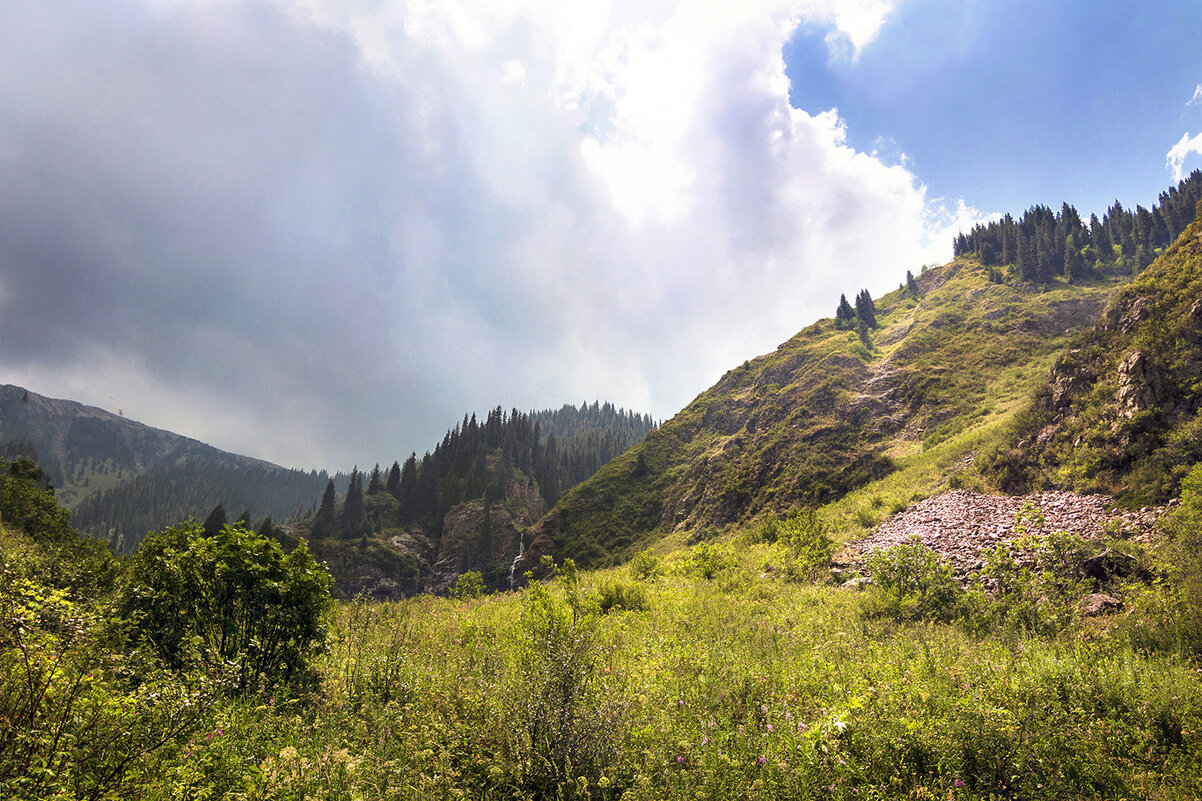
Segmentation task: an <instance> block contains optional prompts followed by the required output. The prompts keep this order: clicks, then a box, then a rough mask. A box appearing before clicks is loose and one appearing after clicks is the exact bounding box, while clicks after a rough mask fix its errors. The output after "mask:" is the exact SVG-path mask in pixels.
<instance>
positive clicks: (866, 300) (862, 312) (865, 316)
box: [855, 289, 877, 328]
mask: <svg viewBox="0 0 1202 801" xmlns="http://www.w3.org/2000/svg"><path fill="white" fill-rule="evenodd" d="M855 314H856V320H857V321H859V322H862V323H864V325H866V326H868V327H869V328H876V327H877V322H876V304H875V303H873V302H872V296H871V295H869V294H868V290H867V289H863V290H860V294H858V295H856V312H855Z"/></svg>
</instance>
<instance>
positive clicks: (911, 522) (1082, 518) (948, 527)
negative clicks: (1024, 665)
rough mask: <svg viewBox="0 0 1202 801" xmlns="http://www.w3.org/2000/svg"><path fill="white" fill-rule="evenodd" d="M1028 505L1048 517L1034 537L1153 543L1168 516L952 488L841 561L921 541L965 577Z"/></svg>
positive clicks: (1044, 495)
mask: <svg viewBox="0 0 1202 801" xmlns="http://www.w3.org/2000/svg"><path fill="white" fill-rule="evenodd" d="M1027 502H1030V503H1031V504H1033V505H1034V506H1035V507H1037V508H1038V509H1039V510H1040V512H1042V514H1043V519H1044V522H1043V526H1042V527H1040V528H1035V527H1034V526H1033V524H1032V523H1030V522H1029V523H1028V524H1027V525H1028V533H1031V534H1038V533H1050V532H1053V531H1066V532H1069V533H1071V534H1076V535H1078V536H1081V537H1085V538H1087V539H1097V538H1100V537H1103V536H1111V537H1123V538H1127V539H1135V540H1138V541H1147V540H1148V539H1149V538H1150V537H1151V535H1152V530H1153V528H1154V526H1155V524H1156V521H1157V520H1158V519H1159V518H1160V515H1161V514H1162V513H1163V512H1164V508H1163V507H1145V508H1143V509H1141V510H1139V511H1137V512H1130V511H1118V510H1114V509H1112V508H1109V507H1110V503H1109V499H1108V498H1105V497H1104V496H1100V495H1078V494H1076V493H1072V492H1041V493H1037V494H1035V495H1025V496H1017V497H1008V496H997V495H984V494H981V493H977V492H970V491H968V490H952V491H950V492H945V493H943V494H941V495H936V496H934V497H932V498H927V499H926V500H924V501H921V502H919V503H917V504H915V505H913V506H911V507H910V508H909V509H906V510H905V511H903V512H899V513H897V514H895V515H893V516H892V517H890V518H889V519H888V520H886V521H885V522H883V523H882V524H881V525H880V526H878V527H877V528H876V529H875V530H874V531H873V532H872V533H871V534H869V535H868V536H867V537H865V538H864V539H862V540H860V541H858V542H854V543H850V544H849V545H848V546H847V548H846V549H845V550H844V552H843V554H841V556H840V559H839V560H838V561H840V562H842V563H844V564H845V565H860V564H862V563H863V562H864V561H865V560H866V559H867V558H868V555H869V554H871V553H872V552H873V551H875V550H876V549H878V548H888V547H889V546H891V545H898V544H901V543H905V542H908V541H909V540H910V538H912V537H918V538H919V539H920V540H921V541H922V543H923V544H924V545H926V546H927V547H928V548H930V549H931V550H933V551H935V552H936V553H937V554H939V555H940V557H941V558H943V559H944V560H945V561H947V562H948V563H949V564H950V565H951V567H952V570H953V571H954V573H955V574H956V575H957V576H959V577H963V576H965V575H967V574H968V573H969V572H971V571H973V570H976V569H978V568H979V567H980V566H981V557H980V552H981V550H982V549H984V548H988V547H991V546H993V545H997V544H999V543H1001V542H1006V541H1008V540H1011V539H1013V538H1014V536H1015V531H1014V523H1015V516H1016V515H1017V514H1018V511H1019V510H1020V509H1022V507H1023V505H1024V504H1025V503H1027Z"/></svg>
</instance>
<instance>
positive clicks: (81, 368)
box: [0, 0, 979, 468]
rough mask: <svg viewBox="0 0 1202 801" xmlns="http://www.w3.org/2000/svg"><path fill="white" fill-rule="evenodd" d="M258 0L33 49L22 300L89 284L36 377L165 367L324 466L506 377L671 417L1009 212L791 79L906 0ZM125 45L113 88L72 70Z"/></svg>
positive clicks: (415, 436)
mask: <svg viewBox="0 0 1202 801" xmlns="http://www.w3.org/2000/svg"><path fill="white" fill-rule="evenodd" d="M82 7H88V6H87V5H86V4H84V6H82ZM249 7H250V6H249V4H226V3H220V2H214V3H212V4H210V5H205V4H203V3H184V4H181V5H180V6H179V8H181V9H186V13H185V12H184V11H180V12H179V14H180V16H179V17H178V18H174V17H172V15H171V13H170V12H169V11H164V10H156V11H153V12H147V11H146V10H145V9H143V8H142V6H141V5H140V4H139V2H138V0H126V3H125V5H122V6H121V8H122V9H123V11H124V12H125V13H126V14H132V15H134V16H137V17H138V18H139V20H140V24H129V22H128V20H126V19H124V18H121V17H120V16H119V15H108V16H106V14H105V13H104V12H101V11H94V12H91V15H92V17H93V18H94V22H95V24H96V25H97V26H100V27H102V28H103V30H102V31H101V32H100V34H98V35H97V38H96V39H95V40H94V41H88V42H86V43H85V44H86V45H87V46H86V47H84V48H83V49H82V52H81V51H80V47H79V42H77V41H76V40H75V39H73V38H72V37H70V36H66V35H60V34H59V33H58V32H59V31H60V30H61V27H62V26H56V25H53V24H47V25H46V26H45V31H49V33H48V34H46V35H47V36H50V37H52V40H51V41H50V43H49V44H43V45H42V46H43V47H44V49H45V51H46V58H45V59H44V60H45V62H46V63H47V64H61V67H60V69H59V71H57V72H56V71H54V70H49V71H47V72H46V73H45V74H44V75H42V76H41V77H40V78H39V80H40V81H41V83H38V84H37V85H27V84H26V83H22V81H24V80H25V78H18V77H11V76H24V75H29V74H30V73H29V71H28V70H25V71H24V72H23V71H21V70H17V69H12V68H9V69H0V76H4V75H8V76H10V77H9V78H8V79H7V81H6V79H5V78H4V77H0V98H10V99H11V98H18V99H19V98H26V99H27V101H28V108H24V107H23V106H21V104H19V103H15V102H12V103H5V104H0V123H3V122H4V121H5V119H6V118H5V116H4V115H5V114H8V115H9V116H8V119H10V120H11V119H15V118H19V117H21V115H22V114H24V115H26V117H27V118H28V119H33V118H36V121H37V124H36V125H35V124H28V125H25V121H26V120H22V124H21V125H17V126H15V127H12V128H6V127H5V126H4V125H3V124H0V131H5V130H16V131H24V130H26V129H28V130H29V131H31V132H33V133H31V134H30V135H29V136H28V137H27V138H25V139H20V140H19V141H13V142H12V144H11V145H10V146H9V147H7V148H6V152H7V151H8V150H13V151H14V152H21V148H32V147H36V146H37V145H38V143H39V142H46V143H47V145H46V148H47V155H46V157H45V160H44V161H43V162H39V161H30V162H28V164H27V165H24V166H22V165H23V164H24V163H23V162H20V160H19V159H18V163H17V166H16V167H13V168H12V169H11V171H10V172H9V175H10V176H11V177H12V178H13V179H14V180H12V181H11V182H9V183H8V186H9V187H10V188H8V189H0V219H3V218H4V215H7V217H8V219H10V220H12V225H13V226H14V227H13V228H12V230H11V231H10V232H9V235H8V236H7V238H8V239H9V240H10V241H11V240H12V239H13V236H12V234H19V235H20V237H21V252H22V253H31V252H42V251H44V252H45V253H46V254H50V255H46V256H45V258H43V259H42V260H41V261H34V260H31V261H29V263H28V265H27V266H22V267H21V268H18V269H26V270H28V272H29V281H28V282H18V283H17V284H14V285H12V286H10V285H9V283H8V282H7V281H6V284H5V286H4V293H5V294H4V295H3V311H4V315H3V318H4V320H5V325H6V326H13V327H14V330H15V328H16V327H17V326H19V325H22V324H23V322H25V320H24V317H20V318H19V314H25V312H22V311H20V310H21V309H27V310H28V316H29V318H30V321H33V320H35V319H44V314H43V317H42V318H37V317H36V314H37V313H38V312H39V311H42V312H44V310H45V309H59V310H67V311H60V312H59V315H60V316H59V317H58V318H56V320H55V326H54V328H55V329H56V330H55V331H50V332H48V333H43V332H39V336H40V341H38V342H33V341H31V342H30V343H29V344H28V345H27V346H23V347H22V348H18V347H16V345H15V344H14V343H13V342H12V340H13V337H12V336H11V335H10V336H8V339H7V340H6V359H9V358H12V356H13V355H16V356H19V357H20V358H19V361H20V364H19V365H18V367H19V369H20V370H21V371H23V372H21V374H22V375H25V376H29V377H32V378H37V379H38V380H41V381H44V382H46V383H45V384H40V385H38V386H31V389H34V390H35V391H38V392H42V393H43V394H55V393H56V391H57V392H61V393H62V394H69V393H74V392H77V391H79V390H81V388H83V387H91V389H90V390H89V391H90V392H91V393H92V395H91V398H96V397H97V396H101V397H100V400H103V396H113V397H122V392H128V389H125V388H126V387H128V386H130V385H131V382H132V383H133V385H137V386H145V387H148V388H149V389H148V391H147V393H146V394H145V396H144V397H145V398H148V399H153V400H154V404H153V405H154V406H155V407H156V408H160V409H166V410H168V411H167V412H164V413H162V414H161V415H150V414H149V413H148V414H147V419H152V420H153V422H155V423H156V424H158V425H161V426H165V427H173V426H174V427H177V428H178V429H179V430H181V432H182V433H188V434H192V435H194V436H200V435H202V434H203V435H204V436H206V437H210V436H211V438H212V440H213V441H214V444H217V445H219V446H221V447H225V448H228V449H231V450H241V451H244V452H245V451H249V452H251V453H252V455H270V457H271V458H275V459H278V460H280V461H283V462H285V463H288V464H295V465H302V466H305V467H308V466H312V465H313V456H312V455H313V454H320V455H321V457H322V458H326V459H331V460H334V462H333V463H329V464H328V465H327V466H328V467H330V468H338V467H349V465H350V464H351V463H353V462H358V463H359V464H360V465H363V464H370V463H373V462H375V461H377V460H379V461H381V462H390V461H391V460H392V459H394V458H397V457H403V456H404V455H405V454H407V453H408V451H409V450H412V449H417V450H418V451H419V452H421V451H422V450H423V449H425V448H427V447H430V446H431V445H432V444H433V443H434V442H435V441H436V439H437V438H438V437H440V436H441V434H442V432H443V431H445V429H446V428H447V426H448V425H450V424H452V423H453V422H454V421H455V420H456V419H457V418H458V416H459V415H461V414H462V413H463V412H464V411H467V410H469V409H475V410H484V409H488V408H492V407H493V406H495V405H497V404H501V405H503V406H505V407H506V408H508V407H510V406H516V407H517V408H522V409H527V408H541V407H546V406H558V405H559V404H561V403H563V402H575V403H579V402H580V401H582V400H584V399H593V398H602V399H606V400H611V401H613V402H615V403H617V404H619V405H625V406H627V407H631V408H636V409H639V410H640V411H648V412H651V413H652V414H654V415H655V416H657V417H669V416H671V415H672V414H674V413H675V412H676V411H678V410H679V409H680V408H681V407H683V406H684V404H685V403H687V402H688V401H689V400H690V399H691V398H692V397H694V396H695V395H696V393H697V392H699V391H701V390H703V389H704V388H705V387H706V386H708V385H709V384H710V383H711V382H712V381H714V380H715V379H717V378H718V377H719V376H720V375H721V374H722V373H723V372H724V371H725V370H726V369H727V368H729V367H731V366H732V365H734V364H738V363H740V362H741V361H743V360H744V359H746V358H749V357H752V356H755V355H758V354H760V353H763V352H765V351H767V350H770V349H772V348H773V347H775V346H776V345H777V344H779V343H780V342H782V341H784V340H785V339H787V338H788V337H789V336H791V335H792V334H793V333H795V332H796V331H797V330H799V329H800V328H802V327H804V326H805V325H807V324H808V323H810V322H811V321H813V320H814V319H815V318H817V317H819V316H829V315H830V314H831V313H832V312H833V308H834V303H835V301H837V299H838V297H839V294H840V293H841V292H843V293H848V294H850V293H854V292H856V291H858V290H859V289H861V288H863V287H867V288H868V289H869V290H870V291H871V292H872V293H873V294H874V295H875V294H879V293H881V292H883V291H887V290H889V289H890V288H892V287H895V286H896V285H897V283H898V281H899V280H900V277H901V276H904V274H905V270H907V269H914V268H916V267H918V266H919V265H921V264H923V263H931V262H939V261H943V260H946V259H947V258H948V257H949V256H950V250H951V236H952V234H953V233H954V232H955V231H956V230H959V229H962V228H967V227H970V226H971V224H972V223H973V222H974V221H975V220H976V219H977V218H979V215H978V214H977V213H976V212H975V211H974V210H972V209H969V208H966V207H965V206H964V205H963V204H962V203H958V202H957V201H955V200H954V199H951V200H946V201H945V200H941V199H931V198H928V197H927V194H926V190H925V188H924V187H923V186H922V184H921V182H920V181H919V180H918V179H917V177H916V176H915V175H914V174H913V173H911V172H910V171H909V170H908V166H907V162H906V161H905V160H904V158H898V157H890V159H889V163H886V162H884V161H882V160H881V159H880V158H877V157H875V156H874V155H873V154H867V153H863V152H859V151H857V150H855V149H854V148H853V147H851V146H850V145H849V144H848V140H847V135H846V130H845V126H844V123H843V121H842V120H841V119H840V118H839V117H838V114H837V113H836V112H835V111H828V112H824V113H821V114H815V115H810V114H807V113H806V112H804V111H801V110H798V109H794V108H792V107H791V106H790V105H789V102H788V89H789V86H788V80H787V78H786V77H785V74H784V64H783V62H782V59H781V52H782V47H783V45H784V43H785V42H786V41H787V40H788V38H789V36H790V35H791V34H792V33H793V31H794V30H795V28H796V26H797V25H798V24H799V23H801V22H803V21H804V22H806V23H807V24H812V25H819V26H821V25H825V26H827V27H828V28H829V29H830V30H831V31H832V32H834V37H833V40H832V41H834V42H835V44H834V45H832V46H837V47H847V48H850V49H851V53H852V55H854V54H855V53H858V52H860V51H861V50H862V49H863V48H865V47H868V46H870V45H871V43H872V41H873V40H874V38H875V37H876V35H877V34H878V32H879V30H880V28H881V26H882V25H883V24H885V21H886V19H887V17H888V14H889V12H890V11H891V9H892V4H891V3H888V2H882V1H881V0H865V2H859V3H843V2H836V1H835V0H801V1H800V2H793V3H790V2H787V0H770V1H768V2H762V3H759V4H744V3H739V4H735V3H726V2H718V1H717V0H711V1H706V0H660V2H653V3H648V2H646V1H645V0H642V1H641V2H640V1H636V0H612V2H609V3H550V2H547V3H541V2H527V0H507V1H506V2H490V3H479V2H466V1H465V2H455V1H454V0H438V2H435V1H434V0H429V1H428V2H409V3H405V2H381V3H362V4H345V3H341V2H333V0H329V2H326V1H325V0H294V1H293V0H274V6H272V7H273V8H275V9H276V10H277V12H279V13H278V14H276V15H272V14H270V13H266V12H264V11H263V9H262V8H258V9H257V10H255V11H251V10H247V9H248V8H249ZM31 8H32V7H31ZM28 13H29V14H33V13H34V12H33V11H30V12H28ZM148 20H150V21H148ZM105 26H107V27H105ZM80 30H88V27H87V26H83V27H81V28H80ZM13 35H20V34H19V33H15V34H13ZM54 37H57V38H54ZM120 37H126V41H125V45H124V46H121V47H119V48H116V49H109V48H110V45H109V44H108V42H109V40H110V39H119V38H120ZM139 37H141V38H139ZM33 41H39V40H37V38H36V37H34V39H33ZM152 45H153V46H152ZM9 52H10V54H11V53H12V52H13V51H12V49H9ZM147 53H151V54H154V55H155V56H156V57H157V58H159V59H161V63H160V62H153V61H151V62H147V61H144V59H146V58H147V56H146V54H147ZM189 59H191V60H189ZM96 64H100V65H101V66H102V67H103V68H104V69H102V70H93V74H95V75H97V78H96V81H95V88H96V90H97V91H93V92H88V91H82V90H81V89H80V88H78V87H77V88H76V89H75V90H73V91H71V92H64V91H63V90H62V87H63V86H77V85H76V84H74V83H72V81H74V80H75V78H73V77H72V76H75V75H77V74H80V73H83V74H87V70H86V69H83V67H88V66H89V65H90V66H92V67H95V65H96ZM5 66H8V67H13V66H14V65H12V64H8V63H7V62H5V61H4V58H3V56H0V67H5ZM265 66H266V67H267V68H266V69H265V68H264V67H265ZM68 78H70V80H68ZM6 87H7V88H8V91H7V93H6V92H5V89H6ZM14 87H15V88H14ZM105 87H110V88H111V91H107V92H105V91H103V90H104V89H105ZM5 106H7V108H8V111H5V110H4V108H5ZM14 109H15V110H14ZM35 134H36V135H35ZM52 145H53V147H51V146H52ZM62 154H67V155H66V156H63V155H62ZM67 160H69V161H70V162H71V163H69V164H68V163H65V162H66V161H67ZM60 162H63V163H62V165H61V169H59V168H57V167H56V168H55V170H49V169H48V166H50V167H54V166H55V165H58V164H59V163H60ZM10 166H11V165H10ZM51 173H52V174H51ZM6 192H7V193H8V194H7V195H6V194H5V193H6ZM114 201H116V202H114ZM29 209H41V210H44V211H45V215H46V217H47V218H48V219H47V222H46V225H45V226H44V228H45V231H46V233H45V234H44V235H43V236H42V238H41V240H37V241H34V240H35V239H36V237H37V236H38V234H37V233H36V232H35V231H34V227H31V226H29V225H25V224H24V223H23V221H24V220H25V219H26V217H25V216H23V215H29V214H32V213H33V212H29V211H27V210H29ZM0 225H3V223H0ZM16 226H20V227H19V228H18V227H16ZM0 233H3V230H0ZM98 233H104V234H105V236H106V237H107V238H106V239H105V240H103V241H104V242H106V243H107V244H106V248H107V250H106V249H101V248H99V247H98V246H97V238H96V234H98ZM4 238H5V237H0V240H3V239H4ZM75 244H78V248H77V249H71V248H72V247H74V245H75ZM39 248H40V249H41V250H40V251H39ZM63 253H65V255H63V256H62V257H61V258H60V256H59V255H58V254H63ZM0 255H2V254H0ZM181 263H183V264H186V265H187V266H185V267H181ZM72 264H79V265H81V266H80V267H78V268H69V267H67V266H60V265H72ZM48 265H49V266H48ZM85 267H86V269H87V272H86V273H82V272H81V275H82V276H83V277H82V278H78V277H76V276H75V275H73V274H71V273H70V272H69V270H70V269H78V270H81V271H82V270H83V269H84V268H85ZM7 268H8V265H7V263H6V269H7ZM55 270H58V271H59V273H56V272H55ZM60 273H61V274H60ZM92 284H95V286H96V289H95V291H91V292H89V293H88V298H87V302H84V301H82V300H80V299H79V298H75V300H77V301H78V303H73V302H71V299H70V298H67V299H64V298H63V297H59V296H54V295H53V293H54V292H55V291H57V290H55V287H65V288H67V289H65V290H63V291H75V292H81V287H82V288H86V287H89V286H91V285H92ZM14 287H16V288H14ZM13 293H17V294H13ZM19 293H26V294H29V293H33V294H35V295H37V293H43V294H44V295H45V298H44V299H42V302H41V303H40V304H31V303H29V302H28V300H27V298H25V297H23V296H21V295H20V294H19ZM37 296H38V298H42V295H37ZM89 320H95V321H99V322H97V323H95V324H93V323H90V322H88V321H89ZM30 324H31V325H32V322H31V323H30ZM59 329H61V330H59ZM30 330H32V328H31V329H30ZM9 331H10V329H8V328H6V334H7V333H8V332H9ZM122 337H126V338H125V339H122ZM80 340H83V341H91V342H93V344H91V345H89V346H88V347H84V348H80V349H76V350H72V349H71V348H70V347H68V346H67V345H61V346H58V345H55V346H52V344H49V343H54V342H59V341H61V342H73V341H80ZM97 353H102V354H104V358H103V359H98V358H97V357H96V354H97ZM99 363H103V364H104V365H105V368H104V369H103V370H100V371H98V370H96V369H94V365H95V364H99ZM14 364H15V362H14ZM52 366H53V367H52ZM15 369H17V368H14V370H15ZM71 376H74V378H70V377H71ZM89 382H90V383H89ZM56 386H57V387H62V389H61V390H55V387H56ZM302 397H303V398H304V400H303V401H298V400H297V398H302ZM223 398H224V399H226V400H225V401H224V402H223V400H222V399H223ZM81 399H84V398H81ZM123 406H124V407H125V408H126V411H127V414H129V412H130V409H131V408H137V406H136V404H134V403H130V402H124V403H123ZM300 409H303V413H301V412H298V410H300ZM235 416H236V417H237V419H238V420H240V421H243V422H241V423H238V422H234V421H233V420H232V417H235ZM206 420H207V421H210V424H204V423H202V422H198V421H206ZM221 432H226V433H225V434H224V435H223V434H222V433H221ZM268 438H271V441H272V442H274V443H276V444H275V446H274V447H272V446H269V445H267V444H265V440H266V439H268Z"/></svg>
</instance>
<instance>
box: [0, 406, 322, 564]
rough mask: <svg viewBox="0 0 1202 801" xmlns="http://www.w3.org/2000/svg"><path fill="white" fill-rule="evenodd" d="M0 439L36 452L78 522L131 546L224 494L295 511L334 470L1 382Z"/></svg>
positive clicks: (241, 504)
mask: <svg viewBox="0 0 1202 801" xmlns="http://www.w3.org/2000/svg"><path fill="white" fill-rule="evenodd" d="M0 445H2V446H3V450H4V451H5V452H6V457H7V458H18V457H22V458H29V459H31V460H33V461H35V462H37V464H38V465H39V466H40V467H41V468H42V470H44V471H45V472H46V474H47V476H48V477H49V479H50V481H51V483H53V485H54V487H55V492H56V494H57V497H58V499H59V501H60V502H61V503H62V504H63V505H64V506H66V507H67V508H68V509H71V510H72V514H73V517H72V523H73V525H74V526H75V527H76V528H78V529H80V530H81V531H83V532H84V533H87V534H90V535H91V536H93V537H96V538H97V539H101V540H105V541H108V542H112V543H113V544H114V545H115V546H117V548H118V550H122V551H125V552H130V551H132V550H134V549H135V548H137V546H138V543H140V542H141V541H142V538H143V537H144V536H145V535H146V532H148V531H152V530H156V529H158V528H161V527H162V526H163V525H167V524H171V523H175V522H178V521H180V520H183V519H185V518H188V517H196V518H203V517H204V516H205V515H206V514H207V513H208V512H209V510H211V509H212V508H213V507H214V506H216V505H217V504H219V503H220V504H223V505H224V506H225V507H226V508H228V509H231V510H233V513H234V514H237V513H239V512H241V511H242V510H250V511H251V512H252V513H253V514H254V515H255V516H256V517H262V516H264V515H270V516H273V517H274V518H275V519H277V520H281V519H285V518H288V517H291V516H294V515H296V514H297V513H298V512H300V511H302V510H303V509H305V508H307V507H309V506H310V505H311V504H312V503H313V501H314V500H315V499H316V498H317V497H318V496H319V495H320V494H321V491H322V488H323V487H325V485H326V481H327V479H328V476H327V475H326V474H325V473H324V472H320V473H319V472H305V471H302V470H290V469H288V468H284V467H280V466H279V465H275V464H272V463H270V462H265V461H263V460H261V459H253V458H251V457H248V456H240V455H237V454H233V453H227V452H225V451H222V450H218V449H217V448H214V447H212V446H210V445H206V444H205V443H203V442H199V441H198V440H194V439H191V438H189V437H184V436H181V435H179V434H173V433H171V432H170V431H164V430H162V429H158V428H153V427H151V426H147V425H144V424H142V423H138V422H136V421H134V420H130V419H128V418H126V417H124V416H122V415H117V414H112V413H111V412H107V411H104V410H103V409H98V408H96V407H94V406H85V405H83V404H80V403H76V402H75V401H70V400H59V399H56V398H47V397H43V396H42V395H38V394H37V393H34V392H30V391H29V390H27V389H24V388H22V387H17V386H13V385H4V386H0Z"/></svg>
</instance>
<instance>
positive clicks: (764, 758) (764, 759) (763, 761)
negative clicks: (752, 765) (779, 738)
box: [759, 754, 768, 768]
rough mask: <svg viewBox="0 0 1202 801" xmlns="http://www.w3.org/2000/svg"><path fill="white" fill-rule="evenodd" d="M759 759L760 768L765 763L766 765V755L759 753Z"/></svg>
mask: <svg viewBox="0 0 1202 801" xmlns="http://www.w3.org/2000/svg"><path fill="white" fill-rule="evenodd" d="M759 761H760V767H761V768H762V767H764V766H765V765H767V764H768V757H766V756H764V755H763V754H760V760H759Z"/></svg>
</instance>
